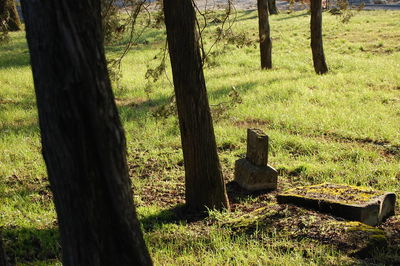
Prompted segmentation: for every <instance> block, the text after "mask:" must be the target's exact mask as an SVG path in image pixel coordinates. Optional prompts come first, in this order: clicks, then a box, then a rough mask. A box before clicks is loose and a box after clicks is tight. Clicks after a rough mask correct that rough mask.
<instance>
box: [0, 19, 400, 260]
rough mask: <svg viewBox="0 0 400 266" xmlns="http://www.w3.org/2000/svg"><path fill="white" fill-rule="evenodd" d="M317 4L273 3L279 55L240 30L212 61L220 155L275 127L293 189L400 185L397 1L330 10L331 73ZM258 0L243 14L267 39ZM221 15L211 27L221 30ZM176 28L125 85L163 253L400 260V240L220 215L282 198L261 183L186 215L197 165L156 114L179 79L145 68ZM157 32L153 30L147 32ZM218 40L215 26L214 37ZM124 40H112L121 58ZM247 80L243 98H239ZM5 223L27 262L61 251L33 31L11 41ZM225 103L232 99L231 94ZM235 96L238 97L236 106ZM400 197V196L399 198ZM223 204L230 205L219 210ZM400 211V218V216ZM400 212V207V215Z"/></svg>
mask: <svg viewBox="0 0 400 266" xmlns="http://www.w3.org/2000/svg"><path fill="white" fill-rule="evenodd" d="M308 23H309V15H307V14H306V13H304V12H295V13H292V14H280V15H277V16H272V17H271V28H272V38H273V65H274V69H273V70H270V71H261V70H260V69H259V58H258V56H259V55H258V50H257V48H256V47H253V45H250V46H244V47H241V48H238V47H236V46H235V45H234V44H229V45H228V46H227V47H226V48H225V50H224V49H223V47H222V45H221V44H219V45H217V47H216V48H215V50H214V51H220V53H218V55H217V56H215V57H213V58H212V62H213V64H211V65H210V67H207V68H206V69H205V76H206V81H207V88H208V92H209V98H210V102H211V104H212V109H213V110H214V111H213V114H214V120H215V121H216V122H215V132H216V138H217V143H218V147H219V154H220V159H221V162H222V165H223V170H224V173H225V177H226V180H227V182H228V181H231V180H232V178H233V177H232V173H233V164H234V161H235V160H236V159H238V158H240V157H242V156H244V154H245V149H246V143H245V141H246V128H247V127H258V128H261V129H262V130H264V131H265V132H266V133H267V134H268V135H269V136H270V144H271V148H270V150H271V155H270V164H271V165H272V166H274V167H276V168H277V169H278V170H279V173H280V177H279V178H280V184H279V190H282V189H284V188H288V187H293V186H295V185H307V184H317V183H320V182H338V183H347V184H352V185H363V186H369V187H373V188H376V189H380V190H387V191H393V192H397V194H399V193H400V94H399V93H400V71H399V69H400V46H399V43H400V20H399V13H398V12H395V11H362V12H359V13H355V16H354V17H352V18H351V20H350V22H349V23H347V24H343V23H341V22H340V19H339V18H338V17H337V16H333V15H330V14H328V13H325V14H324V38H325V43H324V45H325V54H326V58H327V63H328V66H329V68H330V72H329V73H328V74H327V75H323V76H318V75H316V74H315V73H314V70H313V67H312V59H311V51H310V49H309V32H308V29H309V26H308ZM257 25H258V24H257V19H256V13H255V12H254V11H245V12H240V13H239V14H238V21H237V22H236V24H235V25H234V26H233V30H234V32H236V33H245V34H246V35H247V36H248V37H249V38H250V39H252V40H254V41H255V40H256V36H257ZM217 26H218V25H216V26H212V27H210V28H209V29H207V30H206V34H207V36H210V35H211V34H212V33H213V32H214V31H215V30H216V27H217ZM164 38H165V36H164V30H163V29H159V30H156V29H152V30H150V31H147V32H145V34H144V35H143V36H142V37H141V39H140V43H142V44H139V45H137V46H135V48H134V49H133V50H132V51H131V52H130V53H129V54H128V55H127V57H126V58H125V59H124V61H123V64H122V74H123V76H122V79H121V80H120V81H119V82H118V83H115V84H114V92H115V95H116V98H117V100H118V101H117V102H118V105H119V110H120V116H121V119H122V121H123V124H124V128H125V132H126V136H127V141H128V152H129V157H128V161H129V165H130V172H131V176H132V179H133V183H134V185H135V202H136V204H137V206H138V213H139V217H140V219H141V221H142V224H143V228H144V230H145V238H146V241H147V243H148V247H149V249H150V251H151V255H152V257H153V259H154V261H155V263H156V264H160V265H170V264H180V265H246V264H247V265H258V264H268V265H269V264H271V265H309V264H315V265H321V264H324V265H325V264H330V265H335V264H336V265H339V264H340V265H346V264H362V263H368V262H371V261H372V262H378V263H393V262H396V261H398V260H399V259H400V255H399V254H400V252H399V250H400V247H397V249H396V248H393V249H390V250H389V251H386V253H385V252H380V253H377V254H375V255H373V257H372V259H371V258H370V259H369V260H364V259H360V258H355V257H352V256H350V255H349V254H348V253H346V252H345V251H343V250H341V249H340V248H337V247H336V246H334V245H329V243H328V244H327V243H322V242H321V241H317V240H315V239H314V240H313V239H312V238H307V237H305V238H301V239H299V238H296V237H291V236H290V235H287V234H284V233H282V232H279V231H277V232H275V233H271V232H268V233H267V232H265V231H263V230H261V231H260V232H258V231H256V232H252V233H251V234H247V233H243V234H234V233H233V232H232V229H230V228H226V227H223V226H221V223H220V222H219V221H221V220H224V219H230V218H231V217H232V216H234V217H238V216H240V215H242V214H244V213H247V212H248V211H249V210H254V209H255V208H256V207H257V206H262V205H265V204H268V203H270V202H271V201H273V199H271V198H268V197H267V198H265V197H264V196H262V195H261V196H260V195H258V196H251V195H249V196H247V197H242V198H240V199H239V201H238V202H236V203H234V204H233V207H234V208H233V209H234V212H232V213H218V214H215V213H213V212H212V213H211V214H212V215H211V216H210V217H209V218H206V219H194V221H192V220H193V219H192V218H191V217H189V218H188V217H186V216H179V215H178V216H176V214H175V212H174V208H175V207H176V205H177V204H181V203H183V195H184V191H183V175H184V172H183V167H182V153H181V150H180V137H179V129H178V122H177V118H176V117H174V116H169V117H167V118H156V117H154V113H155V111H156V110H157V109H158V108H160V107H161V106H163V105H165V104H167V103H168V99H169V98H170V96H171V95H172V93H173V88H172V86H171V84H170V82H169V80H171V74H170V73H171V71H170V68H169V62H167V65H168V68H167V73H168V78H167V77H166V76H165V75H164V76H162V77H161V78H160V80H158V81H157V82H155V83H153V82H149V81H148V80H146V79H145V78H144V75H145V73H146V71H147V68H148V67H151V68H153V67H155V66H156V65H157V63H158V62H159V59H160V58H158V60H152V59H153V58H154V57H155V56H156V55H159V53H160V49H162V47H163V44H164V42H165V39H164ZM145 43H147V44H145ZM210 44H211V40H209V38H208V37H207V38H206V45H207V46H209V45H210ZM121 49H122V45H115V46H113V47H109V48H107V51H108V56H109V57H110V58H112V57H115V56H117V55H118V52H120V51H121ZM232 87H235V88H236V90H237V92H238V93H239V96H240V98H241V99H242V102H241V103H237V104H235V105H232V106H228V105H224V104H222V106H223V108H220V109H219V111H217V110H218V106H221V104H220V103H225V102H229V101H230V100H231V97H230V96H229V93H230V92H231V91H232ZM0 88H1V90H0V226H2V229H3V235H4V239H5V242H6V249H7V253H8V254H9V256H10V257H11V258H12V260H13V261H14V262H15V263H16V264H29V265H53V264H60V262H59V258H60V249H59V243H58V234H57V223H56V216H55V211H54V206H53V204H52V196H51V193H50V192H49V188H48V183H47V182H48V181H47V178H46V169H45V166H44V162H43V160H42V157H41V154H40V151H41V146H40V134H39V130H38V125H37V111H36V105H35V96H34V88H33V83H32V77H31V72H30V66H29V54H28V50H27V47H26V42H25V39H24V34H23V33H12V34H11V42H10V43H9V44H6V45H3V46H0ZM219 104H220V105H219ZM224 106H225V107H224ZM398 207H399V205H397V209H398ZM217 216H218V217H217ZM396 219H397V220H396ZM398 220H400V217H399V216H397V217H396V218H395V221H398Z"/></svg>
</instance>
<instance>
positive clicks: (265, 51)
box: [257, 0, 272, 69]
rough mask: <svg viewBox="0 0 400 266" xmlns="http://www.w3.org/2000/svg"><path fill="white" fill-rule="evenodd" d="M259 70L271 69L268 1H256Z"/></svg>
mask: <svg viewBox="0 0 400 266" xmlns="http://www.w3.org/2000/svg"><path fill="white" fill-rule="evenodd" d="M257 9H258V30H259V38H260V57H261V68H262V69H270V68H272V41H271V33H270V27H269V16H268V0H257Z"/></svg>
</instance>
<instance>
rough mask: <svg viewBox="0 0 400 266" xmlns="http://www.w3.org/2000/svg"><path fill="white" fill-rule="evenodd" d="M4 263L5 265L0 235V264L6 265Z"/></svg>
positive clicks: (4, 254) (0, 265) (1, 265)
mask: <svg viewBox="0 0 400 266" xmlns="http://www.w3.org/2000/svg"><path fill="white" fill-rule="evenodd" d="M6 265H7V260H6V253H5V252H4V247H3V239H2V238H1V235H0V266H6Z"/></svg>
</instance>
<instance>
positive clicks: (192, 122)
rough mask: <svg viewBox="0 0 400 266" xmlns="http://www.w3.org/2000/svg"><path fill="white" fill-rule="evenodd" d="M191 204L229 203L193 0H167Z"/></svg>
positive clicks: (196, 206) (219, 205)
mask: <svg viewBox="0 0 400 266" xmlns="http://www.w3.org/2000/svg"><path fill="white" fill-rule="evenodd" d="M164 15H165V24H166V27H167V38H168V47H169V53H170V58H171V66H172V73H173V80H174V87H175V96H176V104H177V107H178V116H179V126H180V131H181V140H182V149H183V157H184V163H185V184H186V204H187V206H188V207H189V208H192V209H198V210H204V209H205V208H215V209H222V208H228V207H229V205H228V199H227V196H226V190H225V184H224V180H223V176H222V171H221V166H220V162H219V158H218V154H217V147H216V142H215V135H214V129H213V123H212V118H211V114H210V107H209V104H208V98H207V91H206V85H205V80H204V74H203V66H202V60H201V55H200V49H199V40H198V38H199V35H198V32H197V30H196V14H195V11H194V7H193V3H192V1H191V0H166V1H164Z"/></svg>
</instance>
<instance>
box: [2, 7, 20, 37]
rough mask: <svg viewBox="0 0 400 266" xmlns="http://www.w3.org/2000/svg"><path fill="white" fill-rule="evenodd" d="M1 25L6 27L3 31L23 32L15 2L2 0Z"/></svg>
mask: <svg viewBox="0 0 400 266" xmlns="http://www.w3.org/2000/svg"><path fill="white" fill-rule="evenodd" d="M0 24H1V26H3V27H6V29H3V30H7V31H19V30H21V21H20V19H19V15H18V11H17V7H16V5H15V1H14V0H0Z"/></svg>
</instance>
